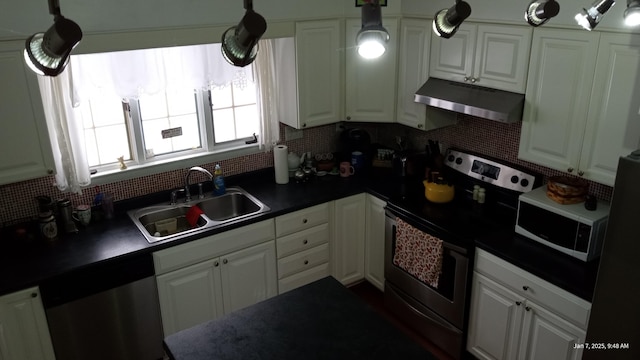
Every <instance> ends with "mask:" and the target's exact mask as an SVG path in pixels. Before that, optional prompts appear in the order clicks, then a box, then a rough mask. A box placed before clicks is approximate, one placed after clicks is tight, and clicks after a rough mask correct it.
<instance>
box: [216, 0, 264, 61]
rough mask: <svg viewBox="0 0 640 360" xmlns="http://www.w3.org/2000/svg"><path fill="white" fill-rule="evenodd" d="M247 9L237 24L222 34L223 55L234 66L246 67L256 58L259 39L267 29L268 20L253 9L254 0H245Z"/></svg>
mask: <svg viewBox="0 0 640 360" xmlns="http://www.w3.org/2000/svg"><path fill="white" fill-rule="evenodd" d="M244 8H245V9H246V10H247V11H246V12H245V14H244V16H243V17H242V20H240V23H239V24H238V25H237V26H232V27H230V28H229V29H227V31H225V32H224V34H222V56H224V59H225V60H227V62H228V63H229V64H231V65H234V66H240V67H245V66H247V65H249V64H251V63H252V62H253V60H255V59H256V55H257V54H258V40H260V37H261V36H262V35H263V34H264V32H265V31H267V21H266V20H265V19H264V18H263V17H262V16H261V15H260V14H258V13H256V12H255V11H253V1H252V0H244Z"/></svg>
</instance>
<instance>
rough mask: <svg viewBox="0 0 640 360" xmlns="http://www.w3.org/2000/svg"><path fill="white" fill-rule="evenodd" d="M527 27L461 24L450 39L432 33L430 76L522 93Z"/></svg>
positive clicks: (524, 76) (528, 30)
mask: <svg viewBox="0 0 640 360" xmlns="http://www.w3.org/2000/svg"><path fill="white" fill-rule="evenodd" d="M532 31H533V30H532V29H531V27H530V26H510V25H485V24H473V23H467V22H465V23H463V24H462V25H461V26H460V28H459V29H458V32H457V33H456V34H455V35H454V36H453V37H451V38H450V39H443V38H440V37H438V36H437V35H435V34H433V40H432V45H431V64H430V75H431V76H433V77H437V78H441V79H445V80H453V81H457V82H466V83H471V84H475V85H479V86H484V87H489V88H495V89H501V90H506V91H512V92H517V93H524V91H525V88H526V85H527V70H528V65H529V50H530V46H531V34H532Z"/></svg>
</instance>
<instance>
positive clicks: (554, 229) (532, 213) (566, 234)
mask: <svg viewBox="0 0 640 360" xmlns="http://www.w3.org/2000/svg"><path fill="white" fill-rule="evenodd" d="M608 219H609V205H608V204H607V203H606V202H604V201H598V205H597V208H596V210H587V209H585V207H584V203H579V204H571V205H563V204H559V203H557V202H555V201H553V200H551V199H550V198H549V197H547V189H546V186H541V187H539V188H537V189H534V190H532V191H530V192H527V193H524V194H522V195H520V197H519V198H518V217H517V220H516V233H518V234H520V235H523V236H525V237H527V238H529V239H531V240H534V241H537V242H540V243H542V244H544V245H547V246H549V247H551V248H554V249H556V250H558V251H560V252H563V253H565V254H567V255H570V256H573V257H575V258H577V259H580V260H582V261H590V260H593V259H595V258H597V257H599V256H600V252H601V250H602V243H603V240H604V235H605V230H606V227H607V221H608Z"/></svg>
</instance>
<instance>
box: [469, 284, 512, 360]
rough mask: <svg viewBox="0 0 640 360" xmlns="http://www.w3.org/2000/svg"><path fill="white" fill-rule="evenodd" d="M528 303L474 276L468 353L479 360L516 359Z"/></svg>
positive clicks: (503, 288) (504, 289)
mask: <svg viewBox="0 0 640 360" xmlns="http://www.w3.org/2000/svg"><path fill="white" fill-rule="evenodd" d="M523 303H524V300H523V299H522V297H520V296H518V295H517V294H516V293H514V292H512V291H510V290H508V289H507V288H505V287H503V286H501V285H498V284H497V283H496V282H494V281H492V280H490V279H488V278H486V277H484V276H482V275H480V274H478V273H477V272H474V274H473V290H472V295H471V305H470V310H469V311H470V312H469V336H468V339H467V350H468V351H469V352H471V353H472V354H473V355H475V356H476V357H478V358H479V359H504V360H510V359H515V358H516V356H517V352H518V342H519V341H520V327H521V325H522V313H523V310H522V308H523V307H524V304H523Z"/></svg>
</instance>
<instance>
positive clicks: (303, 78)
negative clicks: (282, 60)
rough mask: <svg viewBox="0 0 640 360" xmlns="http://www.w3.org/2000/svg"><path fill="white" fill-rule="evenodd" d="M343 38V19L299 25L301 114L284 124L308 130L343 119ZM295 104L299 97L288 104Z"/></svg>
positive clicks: (297, 36) (297, 28)
mask: <svg viewBox="0 0 640 360" xmlns="http://www.w3.org/2000/svg"><path fill="white" fill-rule="evenodd" d="M343 37H344V36H343V31H342V25H341V21H340V20H339V19H332V20H322V21H304V22H298V23H296V35H295V54H296V59H295V66H296V75H297V103H298V112H297V117H296V116H292V117H285V118H282V119H281V121H282V122H283V123H285V124H287V125H289V126H291V127H294V128H296V129H304V128H308V127H313V126H319V125H325V124H331V123H335V122H338V121H340V120H342V108H343V102H344V96H343V91H342V77H343V75H342V74H343V70H342V67H343V65H342V59H343V55H342V54H343V53H344V52H343V51H342V48H343V45H342V44H343V43H344V42H343V40H342V39H343ZM293 96H295V94H294V95H293ZM293 96H292V97H293ZM291 101H295V97H293V98H292V99H289V104H288V106H295V105H292V104H291Z"/></svg>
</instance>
